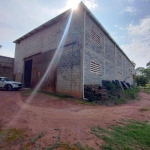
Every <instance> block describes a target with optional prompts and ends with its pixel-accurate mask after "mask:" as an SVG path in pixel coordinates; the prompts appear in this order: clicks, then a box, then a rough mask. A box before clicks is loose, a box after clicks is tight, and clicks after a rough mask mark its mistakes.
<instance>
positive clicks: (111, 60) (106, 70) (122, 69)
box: [84, 13, 134, 85]
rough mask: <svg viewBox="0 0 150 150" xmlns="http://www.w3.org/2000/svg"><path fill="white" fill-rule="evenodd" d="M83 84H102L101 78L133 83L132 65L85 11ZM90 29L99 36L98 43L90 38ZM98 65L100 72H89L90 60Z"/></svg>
mask: <svg viewBox="0 0 150 150" xmlns="http://www.w3.org/2000/svg"><path fill="white" fill-rule="evenodd" d="M85 22H86V23H85V61H84V84H85V85H90V84H102V80H120V81H126V82H128V83H130V84H133V74H134V65H133V64H132V63H131V62H130V60H129V59H128V58H127V57H126V56H125V55H124V54H123V52H122V51H121V50H120V48H118V47H117V46H116V44H115V43H114V42H113V41H112V40H111V38H109V36H108V35H107V34H106V33H105V32H104V31H103V30H102V28H101V27H100V26H99V25H98V24H97V23H95V21H94V20H93V19H92V17H91V16H89V14H88V13H86V18H85ZM91 29H92V30H93V31H94V32H95V33H96V34H97V35H99V36H100V45H99V44H97V43H96V42H95V41H93V40H92V39H91ZM91 61H92V62H95V63H97V64H99V65H100V74H96V73H93V72H90V62H91Z"/></svg>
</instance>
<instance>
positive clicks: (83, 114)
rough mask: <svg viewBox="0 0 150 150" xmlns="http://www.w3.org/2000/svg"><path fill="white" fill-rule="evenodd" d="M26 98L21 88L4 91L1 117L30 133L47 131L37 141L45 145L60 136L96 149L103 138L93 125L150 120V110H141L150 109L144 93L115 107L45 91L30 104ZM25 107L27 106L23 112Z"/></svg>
mask: <svg viewBox="0 0 150 150" xmlns="http://www.w3.org/2000/svg"><path fill="white" fill-rule="evenodd" d="M27 98H28V96H27V95H22V92H21V91H11V92H7V91H3V90H1V91H0V120H1V122H2V124H3V126H4V127H5V128H7V127H10V126H11V127H16V128H26V129H28V130H30V132H31V136H34V135H37V134H38V133H40V132H42V131H46V134H45V136H44V137H43V138H41V139H39V141H38V142H39V143H40V144H42V145H43V146H47V145H50V144H53V143H55V142H57V141H58V139H59V140H60V141H61V142H70V143H76V142H81V143H82V144H83V145H85V144H88V145H90V146H92V147H95V148H96V147H97V145H96V143H99V144H100V143H102V141H101V140H99V139H97V138H96V137H95V136H94V135H92V134H91V133H90V127H92V126H96V125H100V126H102V127H107V126H108V125H112V124H116V122H118V121H119V120H120V119H135V120H140V121H144V120H147V121H149V122H150V111H141V109H142V108H148V109H150V95H148V94H145V93H140V100H134V101H131V102H129V103H127V104H123V105H121V106H112V107H107V106H89V105H83V104H78V103H75V102H73V101H72V100H69V99H60V98H57V97H54V96H49V95H46V94H42V93H40V94H37V95H36V96H35V97H34V99H33V100H32V101H31V103H30V104H25V103H26V99H27ZM23 106H26V107H25V108H24V110H23V111H20V110H21V108H22V107H23ZM15 116H17V118H16V117H15ZM14 118H15V119H14ZM12 121H13V122H12Z"/></svg>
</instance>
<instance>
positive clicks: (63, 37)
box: [9, 10, 73, 125]
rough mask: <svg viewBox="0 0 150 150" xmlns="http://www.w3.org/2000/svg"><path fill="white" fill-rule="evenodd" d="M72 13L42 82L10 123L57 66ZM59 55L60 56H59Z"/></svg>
mask: <svg viewBox="0 0 150 150" xmlns="http://www.w3.org/2000/svg"><path fill="white" fill-rule="evenodd" d="M72 15H73V10H72V11H71V14H70V16H69V19H68V22H67V25H66V28H65V30H64V33H63V36H62V38H61V40H60V43H59V45H58V47H57V49H56V51H55V54H54V56H53V58H52V60H51V62H50V63H49V65H48V67H47V70H46V72H45V73H44V75H43V77H42V79H41V80H40V82H39V83H38V84H37V86H36V87H35V89H34V91H33V92H32V93H31V95H30V97H29V98H28V99H27V100H26V102H25V104H23V106H22V109H21V110H20V111H19V112H18V113H17V114H16V116H15V117H14V118H13V120H12V121H11V122H10V123H9V125H12V124H13V123H14V122H15V121H17V119H18V118H19V116H20V115H21V113H22V111H23V110H24V109H25V108H26V107H27V104H30V102H31V101H32V99H33V97H34V96H35V94H36V93H37V91H38V90H39V89H40V87H41V85H42V83H43V82H44V81H45V80H46V78H47V77H48V76H50V72H51V71H52V69H53V68H55V67H56V66H57V63H58V61H59V60H58V58H60V56H61V53H62V50H63V46H64V44H65V40H66V38H67V35H68V31H69V27H70V24H71V20H72ZM58 55H59V56H58Z"/></svg>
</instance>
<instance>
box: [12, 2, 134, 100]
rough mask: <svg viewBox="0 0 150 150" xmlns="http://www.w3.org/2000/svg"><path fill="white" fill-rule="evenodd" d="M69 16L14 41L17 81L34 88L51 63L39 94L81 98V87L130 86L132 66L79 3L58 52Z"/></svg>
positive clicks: (60, 16)
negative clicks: (113, 83) (112, 83)
mask: <svg viewBox="0 0 150 150" xmlns="http://www.w3.org/2000/svg"><path fill="white" fill-rule="evenodd" d="M71 13H72V10H68V11H66V12H64V13H62V14H60V15H59V16H57V17H55V18H54V19H52V20H50V21H48V22H46V23H45V24H43V25H41V26H40V27H38V28H36V29H34V30H32V31H31V32H29V33H27V34H26V35H24V36H23V37H21V38H19V39H17V40H16V41H14V42H15V43H16V50H15V60H14V74H15V77H16V80H18V81H22V82H23V84H24V86H25V87H31V88H34V87H35V86H36V85H37V84H38V83H39V81H40V80H41V78H42V76H43V75H44V73H45V72H46V71H47V68H48V66H49V64H51V63H52V64H53V66H51V71H50V72H48V76H47V77H46V79H45V80H44V81H43V84H42V86H41V89H42V90H48V91H54V92H59V93H64V94H68V95H72V96H76V97H80V98H83V97H84V85H91V84H100V85H101V84H102V80H120V81H126V82H127V83H130V84H133V75H134V67H135V66H134V64H133V63H132V62H131V61H130V59H129V58H128V57H127V56H126V55H125V53H124V52H123V51H122V50H121V48H120V47H119V46H118V45H117V44H116V42H115V41H114V40H113V39H112V38H111V36H110V35H109V34H108V33H107V31H106V30H105V29H104V27H103V26H102V25H101V24H100V23H99V22H98V20H97V19H96V18H95V17H94V16H93V15H92V13H91V12H90V11H89V10H88V8H87V7H86V6H85V5H84V4H83V3H82V2H81V3H80V4H79V8H78V10H75V11H73V14H72V17H71V23H70V26H69V29H68V32H67V36H66V38H65V42H64V43H63V45H61V50H60V51H59V50H58V47H59V43H61V40H62V37H63V34H64V31H66V30H65V29H66V26H67V25H68V20H69V17H70V15H71ZM54 58H55V60H54ZM54 62H55V63H54Z"/></svg>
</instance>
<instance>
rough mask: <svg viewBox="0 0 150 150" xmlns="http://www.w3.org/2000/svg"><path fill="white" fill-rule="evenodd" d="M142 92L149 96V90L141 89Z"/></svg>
mask: <svg viewBox="0 0 150 150" xmlns="http://www.w3.org/2000/svg"><path fill="white" fill-rule="evenodd" d="M141 91H142V92H144V93H147V94H150V88H144V89H141Z"/></svg>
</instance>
